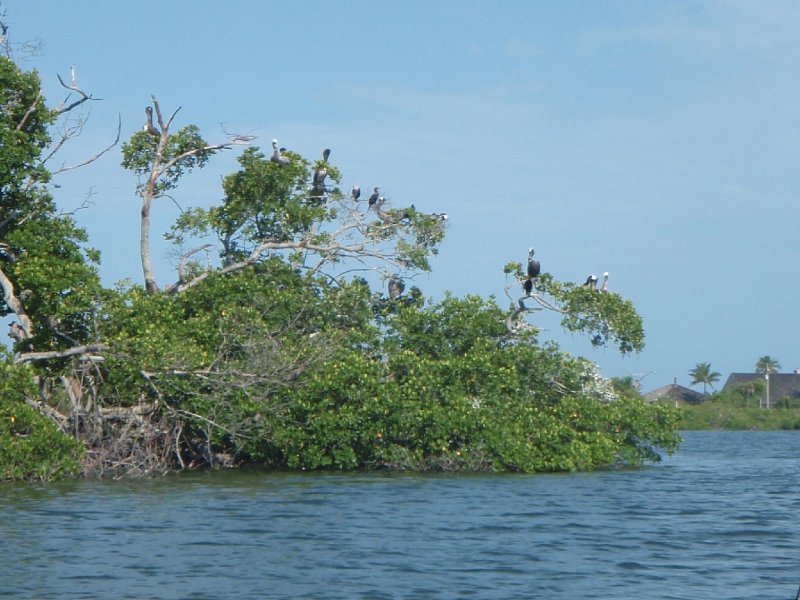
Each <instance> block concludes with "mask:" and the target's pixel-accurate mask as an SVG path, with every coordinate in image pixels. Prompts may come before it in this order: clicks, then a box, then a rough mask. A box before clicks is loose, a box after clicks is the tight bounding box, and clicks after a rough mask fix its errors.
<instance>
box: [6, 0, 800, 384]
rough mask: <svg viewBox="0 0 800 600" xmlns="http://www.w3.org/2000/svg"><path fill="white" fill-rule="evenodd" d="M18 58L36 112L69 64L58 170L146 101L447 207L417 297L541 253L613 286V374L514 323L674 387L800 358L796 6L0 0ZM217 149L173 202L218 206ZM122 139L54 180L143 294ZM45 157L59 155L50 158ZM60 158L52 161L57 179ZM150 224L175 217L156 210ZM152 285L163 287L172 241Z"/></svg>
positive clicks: (134, 123) (551, 263)
mask: <svg viewBox="0 0 800 600" xmlns="http://www.w3.org/2000/svg"><path fill="white" fill-rule="evenodd" d="M2 7H3V8H4V9H5V10H6V13H7V14H6V19H5V20H6V22H7V23H8V24H9V25H10V27H11V29H10V34H11V39H12V42H13V41H16V42H22V41H26V40H31V39H34V38H38V39H40V40H41V41H42V42H43V43H44V48H43V53H41V54H40V55H38V56H35V57H31V58H29V59H25V60H24V61H23V63H22V64H23V66H24V67H26V68H36V69H37V70H38V71H39V73H40V75H41V77H42V80H43V82H44V89H45V93H46V95H47V97H48V99H49V100H50V102H51V103H52V104H54V103H56V102H57V101H58V100H60V99H61V97H62V96H63V90H62V89H61V88H60V86H59V84H58V81H57V78H56V75H57V74H61V75H62V77H64V78H67V77H68V76H69V69H70V65H75V66H76V72H77V77H78V83H79V84H80V85H81V87H82V88H83V89H85V90H86V91H88V92H90V93H92V94H94V95H95V96H96V97H98V98H102V99H103V100H102V102H95V103H92V106H91V111H92V115H91V120H90V122H89V125H88V126H87V127H86V129H85V130H84V132H83V135H82V136H81V137H80V138H79V139H78V140H77V141H76V142H74V143H73V144H72V145H71V146H70V147H69V148H67V149H66V151H65V152H63V153H62V156H61V158H60V161H66V164H67V165H69V164H71V163H74V162H77V161H79V160H81V159H84V158H86V157H88V156H91V155H92V154H93V153H94V152H96V151H97V150H99V149H100V148H102V147H104V146H105V145H106V144H107V143H109V142H110V141H111V140H112V139H113V136H114V131H115V128H116V120H117V115H121V116H122V120H123V139H126V138H127V137H128V136H130V134H131V133H132V132H134V131H135V130H138V129H139V128H141V126H142V124H143V109H144V106H145V105H146V104H147V103H148V101H149V98H150V95H151V94H155V95H156V96H157V97H158V98H159V101H160V102H161V104H162V106H163V107H164V108H165V109H166V110H167V111H168V112H169V111H171V110H173V109H175V108H177V107H178V106H180V107H182V108H181V111H180V113H179V114H178V117H177V119H176V122H177V124H178V125H179V126H183V125H185V124H188V123H195V124H197V125H198V126H199V127H200V128H201V130H202V132H203V134H204V135H205V137H206V139H208V140H209V141H221V140H222V139H223V138H224V134H223V129H224V130H226V131H235V132H252V133H254V134H257V135H259V136H260V138H259V140H258V141H257V142H256V143H258V144H260V145H262V146H264V147H268V146H269V142H270V140H271V139H272V138H273V137H276V138H278V139H279V140H280V142H281V144H282V145H285V146H287V147H289V148H292V149H293V150H296V151H298V152H300V153H301V154H304V155H305V156H310V157H316V156H318V154H319V152H320V151H321V149H322V148H324V147H330V148H331V149H332V150H333V153H332V156H331V160H332V161H333V162H334V163H335V164H337V165H338V166H339V167H340V168H341V170H342V172H343V175H344V181H343V184H344V186H346V187H348V188H349V186H350V185H351V184H352V183H354V182H358V183H360V184H361V185H362V187H363V188H366V187H368V186H369V187H371V186H374V185H379V186H381V188H382V190H383V191H384V192H385V194H386V195H387V197H389V198H391V199H394V200H395V201H396V202H397V203H398V204H410V203H414V204H415V205H416V207H417V208H418V209H420V210H424V211H427V212H440V211H445V212H447V213H448V214H449V215H450V221H449V223H450V227H449V231H448V237H447V239H446V240H445V243H444V246H443V248H442V250H441V253H440V255H439V256H438V257H437V258H436V259H435V260H434V263H433V272H432V273H431V274H430V275H423V276H421V277H419V278H418V279H417V280H416V281H415V284H417V285H419V286H420V287H421V288H422V289H423V291H424V292H425V293H426V295H428V296H431V297H434V298H439V297H441V296H442V294H443V293H444V291H445V290H451V291H452V292H453V293H455V294H456V295H463V294H467V293H475V294H479V295H482V296H489V295H495V296H497V297H498V299H499V300H500V301H501V304H504V303H505V302H506V299H505V296H504V292H503V289H504V284H505V279H504V276H503V273H502V268H503V265H504V264H505V263H507V262H508V261H511V260H518V261H523V260H524V259H525V256H526V252H527V248H528V247H529V246H534V247H535V248H536V254H537V258H539V260H540V261H541V263H542V268H543V270H544V271H547V272H550V273H552V274H553V275H554V276H556V277H557V278H559V279H562V280H570V281H583V280H584V279H585V278H586V276H587V275H589V274H590V273H596V274H598V275H600V274H601V273H602V272H603V271H609V272H610V285H611V287H612V289H613V290H615V291H618V292H620V293H621V294H622V295H624V296H625V297H627V298H629V299H631V300H632V301H633V302H634V304H635V305H636V307H637V309H638V310H639V312H640V313H641V314H642V316H643V318H644V324H645V331H646V335H647V346H646V348H645V349H644V351H643V352H642V353H641V354H639V355H638V356H634V357H626V358H620V357H619V356H618V355H617V354H616V352H615V351H614V350H612V349H608V350H595V349H592V348H591V346H590V344H589V342H588V340H586V339H585V338H582V337H579V336H571V335H568V334H565V333H564V332H563V331H561V329H560V327H559V325H558V320H557V319H556V318H555V316H546V315H542V314H536V315H535V316H534V317H533V322H534V323H535V324H537V325H540V326H541V327H543V328H544V331H543V332H542V337H543V338H545V339H547V338H552V339H555V340H556V341H558V342H559V343H561V344H562V347H563V348H564V349H566V350H568V351H569V352H571V353H573V354H579V355H583V356H586V357H587V358H590V359H592V360H595V361H597V362H598V363H599V365H600V366H601V369H602V371H603V373H604V374H605V375H607V376H609V377H611V376H626V375H634V376H645V377H644V380H643V383H642V387H643V389H644V390H645V391H646V390H649V389H652V388H655V387H658V386H660V385H664V384H667V383H671V382H672V381H673V377H677V379H678V382H679V383H682V384H684V385H688V384H689V382H690V380H691V378H690V377H689V375H688V371H689V370H690V369H692V368H693V367H694V366H695V365H696V364H697V363H698V362H710V363H711V365H712V368H713V369H714V370H717V371H719V372H721V373H722V381H721V383H722V382H724V379H725V378H726V377H727V375H728V374H729V373H731V372H741V371H751V370H752V368H753V366H754V364H755V362H756V360H757V359H758V358H759V357H760V356H763V355H765V354H769V355H770V356H772V357H774V358H777V359H778V360H779V361H780V362H781V364H782V365H783V371H790V370H792V369H794V368H796V367H800V345H799V340H800V335H798V333H800V327H798V298H800V277H799V276H798V275H800V273H799V272H798V271H799V267H800V239H799V238H800V227H798V223H800V201H799V200H800V198H798V194H799V193H800V189H799V188H800V185H799V184H800V169H798V159H799V158H800V109H799V108H798V107H800V77H798V73H800V36H798V34H797V32H798V31H800V3H797V2H794V1H769V2H767V1H765V2H755V1H754V2H743V1H736V0H725V1H720V2H715V1H707V2H705V1H670V2H658V1H651V2H645V1H639V0H636V1H616V2H615V1H609V2H590V1H572V2H570V1H555V0H553V1H549V2H527V1H520V2H512V1H508V2H502V3H499V2H494V3H490V2H476V1H464V0H454V1H441V2H428V1H425V2H423V1H405V2H388V1H363V2H361V1H358V2H356V1H348V2H336V3H334V2H280V3H279V2H267V1H256V0H250V1H238V2H210V1H188V0H172V1H170V2H163V1H161V2H156V1H152V0H144V1H143V0H137V2H135V3H134V2H100V1H95V2H89V1H84V0H73V1H72V2H69V3H66V2H63V0H57V1H54V0H41V1H37V0H33V1H32V0H3V1H2ZM235 156H236V155H235V153H227V154H225V155H223V156H218V157H216V158H214V159H213V160H212V161H211V163H210V164H209V166H208V167H207V168H206V169H204V170H203V171H202V172H198V173H195V174H192V175H190V176H189V177H187V178H185V180H184V182H183V185H182V187H181V188H180V189H179V190H178V191H177V193H176V194H175V200H176V201H177V202H178V203H179V204H180V205H181V206H183V207H186V206H208V205H210V204H213V203H216V202H218V201H219V198H220V187H219V182H220V177H221V176H222V175H224V174H225V173H228V172H231V171H232V170H234V169H235V168H236V163H235ZM119 162H120V154H119V150H118V149H116V150H114V151H112V152H111V153H110V154H108V155H106V156H105V157H103V158H102V159H101V160H99V161H97V162H96V163H94V164H92V165H91V166H90V167H87V168H84V169H81V170H77V171H69V172H66V173H64V174H63V175H61V176H60V179H59V180H58V183H59V185H60V186H61V187H60V188H59V189H58V190H56V192H57V195H56V199H57V201H58V202H59V205H60V206H61V207H62V208H63V209H64V210H71V209H74V208H75V207H76V206H78V205H80V204H81V203H82V202H83V200H84V199H85V198H87V195H90V196H89V197H90V201H91V206H90V208H88V209H86V210H82V211H80V212H79V213H78V218H79V220H80V222H81V224H82V225H83V226H85V227H86V228H87V229H88V231H89V233H90V236H91V241H92V244H93V245H94V246H96V247H98V248H100V249H101V250H102V252H103V267H102V274H103V277H104V280H105V281H106V282H107V283H109V284H111V283H113V282H115V281H117V280H120V279H123V278H129V279H132V280H134V281H137V282H138V281H140V280H141V275H140V263H139V259H138V254H137V243H138V241H137V235H138V211H139V205H138V203H137V198H136V196H135V195H134V187H135V184H136V181H135V179H134V178H133V176H132V175H130V174H128V173H127V172H125V171H123V170H122V169H121V168H120V167H119ZM58 164H60V162H59V163H58ZM58 164H56V165H53V166H58ZM155 212H156V215H157V218H156V222H155V227H156V230H157V232H158V233H160V232H163V231H165V230H166V228H167V227H168V226H169V224H170V223H171V222H172V220H173V219H174V218H175V216H176V215H177V214H178V209H177V208H176V207H175V206H174V205H172V204H170V203H168V202H163V203H161V205H159V206H156V207H155ZM156 257H157V258H158V259H159V265H158V269H157V275H158V278H159V283H160V284H162V285H164V284H166V283H170V282H171V281H172V279H173V268H172V266H171V263H170V259H169V256H168V247H167V246H166V245H163V246H160V247H157V248H156Z"/></svg>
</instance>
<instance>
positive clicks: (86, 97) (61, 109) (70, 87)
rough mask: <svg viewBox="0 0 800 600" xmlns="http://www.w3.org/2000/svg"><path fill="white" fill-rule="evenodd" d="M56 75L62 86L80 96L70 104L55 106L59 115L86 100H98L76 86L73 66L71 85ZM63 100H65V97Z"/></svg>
mask: <svg viewBox="0 0 800 600" xmlns="http://www.w3.org/2000/svg"><path fill="white" fill-rule="evenodd" d="M57 77H58V82H59V83H60V84H61V85H62V86H63V87H65V88H66V89H68V90H70V91H72V92H75V93H76V94H78V95H79V96H80V98H79V99H77V100H75V102H73V103H72V104H70V105H68V106H59V107H57V108H56V113H58V114H59V115H61V114H64V113H65V112H69V111H71V110H72V109H73V108H76V107H77V106H80V105H81V104H83V103H84V102H86V101H87V100H99V98H93V97H92V96H91V95H90V94H87V93H86V92H84V91H83V90H82V89H81V88H79V87H78V85H77V84H76V83H75V71H74V67H73V70H72V85H67V84H66V83H64V80H63V79H61V75H57ZM67 98H69V96H67ZM65 102H66V99H65Z"/></svg>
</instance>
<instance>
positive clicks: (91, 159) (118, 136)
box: [42, 115, 122, 175]
mask: <svg viewBox="0 0 800 600" xmlns="http://www.w3.org/2000/svg"><path fill="white" fill-rule="evenodd" d="M121 133H122V115H119V117H118V119H117V136H116V137H115V138H114V141H113V142H111V144H109V145H108V146H107V147H106V148H104V149H103V150H101V151H100V152H98V153H97V154H95V155H94V156H92V157H91V158H89V159H87V160H84V161H83V162H81V163H78V164H76V165H71V166H69V167H61V168H60V169H58V170H56V171H53V175H58V174H59V173H64V172H65V171H72V170H74V169H80V168H81V167H85V166H86V165H89V164H91V163H93V162H94V161H96V160H97V159H99V158H100V157H101V156H103V155H104V154H105V153H106V152H108V151H109V150H111V149H112V148H113V147H114V146H116V145H117V144H118V143H119V138H120V134H121ZM66 139H67V138H64V140H63V141H66ZM62 144H63V142H62ZM59 147H60V145H59ZM54 153H55V152H51V153H50V155H48V157H47V158H50V156H52V155H53V154H54ZM45 160H47V159H45ZM42 162H43V163H44V161H42Z"/></svg>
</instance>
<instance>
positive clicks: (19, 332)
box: [8, 323, 28, 342]
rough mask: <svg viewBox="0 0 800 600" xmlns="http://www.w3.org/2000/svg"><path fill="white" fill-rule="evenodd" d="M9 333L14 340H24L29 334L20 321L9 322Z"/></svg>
mask: <svg viewBox="0 0 800 600" xmlns="http://www.w3.org/2000/svg"><path fill="white" fill-rule="evenodd" d="M8 335H9V337H10V338H11V339H12V340H14V341H16V342H21V341H22V340H25V339H27V338H28V336H27V334H26V333H25V330H24V329H23V328H22V325H20V324H19V323H9V324H8Z"/></svg>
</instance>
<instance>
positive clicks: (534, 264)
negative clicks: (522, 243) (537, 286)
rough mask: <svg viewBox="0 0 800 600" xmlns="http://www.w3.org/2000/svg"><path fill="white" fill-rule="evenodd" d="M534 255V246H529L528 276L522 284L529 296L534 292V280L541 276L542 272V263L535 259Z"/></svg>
mask: <svg viewBox="0 0 800 600" xmlns="http://www.w3.org/2000/svg"><path fill="white" fill-rule="evenodd" d="M533 255H534V251H533V248H528V270H527V274H528V278H527V279H526V280H525V283H523V284H522V289H524V290H525V294H526V295H528V296H530V295H531V292H533V280H534V279H536V278H537V277H539V274H540V273H541V272H542V265H540V264H539V261H538V260H533Z"/></svg>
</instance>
